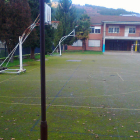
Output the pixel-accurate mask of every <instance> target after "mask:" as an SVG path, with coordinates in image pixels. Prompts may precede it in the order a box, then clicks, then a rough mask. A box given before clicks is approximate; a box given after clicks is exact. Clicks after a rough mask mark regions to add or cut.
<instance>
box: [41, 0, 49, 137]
mask: <svg viewBox="0 0 140 140" xmlns="http://www.w3.org/2000/svg"><path fill="white" fill-rule="evenodd" d="M39 2H40V62H41V66H40V67H41V124H40V131H41V140H47V139H48V133H47V121H46V81H45V31H44V29H45V28H44V13H45V12H44V0H40V1H39Z"/></svg>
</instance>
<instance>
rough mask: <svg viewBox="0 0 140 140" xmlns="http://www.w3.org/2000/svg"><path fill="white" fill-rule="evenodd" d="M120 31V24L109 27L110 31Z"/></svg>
mask: <svg viewBox="0 0 140 140" xmlns="http://www.w3.org/2000/svg"><path fill="white" fill-rule="evenodd" d="M110 29H112V30H111V31H110ZM117 30H118V31H117ZM119 32H120V27H119V26H109V28H108V33H119Z"/></svg>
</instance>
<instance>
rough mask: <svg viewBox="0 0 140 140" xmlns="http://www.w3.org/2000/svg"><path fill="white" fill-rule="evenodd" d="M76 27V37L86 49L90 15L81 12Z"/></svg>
mask: <svg viewBox="0 0 140 140" xmlns="http://www.w3.org/2000/svg"><path fill="white" fill-rule="evenodd" d="M77 25H78V28H77V29H76V38H77V39H80V40H81V41H82V48H83V50H84V51H85V50H86V39H88V35H89V31H90V17H89V16H88V15H87V14H83V15H82V16H81V18H80V20H79V21H78V22H77Z"/></svg>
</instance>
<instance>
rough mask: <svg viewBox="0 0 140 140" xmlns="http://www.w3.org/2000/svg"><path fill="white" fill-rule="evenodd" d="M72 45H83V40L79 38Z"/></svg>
mask: <svg viewBox="0 0 140 140" xmlns="http://www.w3.org/2000/svg"><path fill="white" fill-rule="evenodd" d="M72 46H77V47H81V46H82V41H81V40H77V41H76V42H74V43H73V44H72Z"/></svg>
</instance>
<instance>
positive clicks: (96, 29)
mask: <svg viewBox="0 0 140 140" xmlns="http://www.w3.org/2000/svg"><path fill="white" fill-rule="evenodd" d="M90 33H95V34H100V33H101V27H99V26H95V27H90Z"/></svg>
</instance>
